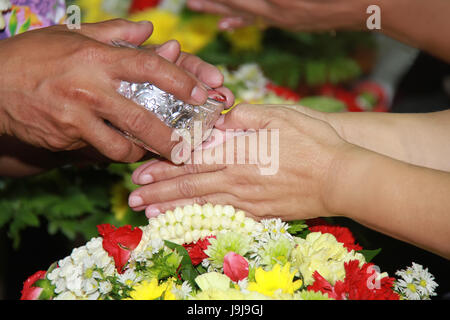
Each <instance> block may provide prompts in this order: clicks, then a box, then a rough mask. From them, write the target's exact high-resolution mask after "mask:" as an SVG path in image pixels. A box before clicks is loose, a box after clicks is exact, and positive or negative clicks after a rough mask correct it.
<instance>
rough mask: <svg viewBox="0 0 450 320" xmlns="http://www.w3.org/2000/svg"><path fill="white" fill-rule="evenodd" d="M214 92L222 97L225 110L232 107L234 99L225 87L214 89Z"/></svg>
mask: <svg viewBox="0 0 450 320" xmlns="http://www.w3.org/2000/svg"><path fill="white" fill-rule="evenodd" d="M214 90H215V91H217V92H219V93H220V94H221V95H222V96H224V97H225V105H226V108H227V109H228V108H231V107H232V106H233V105H234V101H235V97H234V94H233V92H231V90H230V89H228V88H226V87H219V88H215V89H214Z"/></svg>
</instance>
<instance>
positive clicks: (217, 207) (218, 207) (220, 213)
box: [214, 204, 223, 217]
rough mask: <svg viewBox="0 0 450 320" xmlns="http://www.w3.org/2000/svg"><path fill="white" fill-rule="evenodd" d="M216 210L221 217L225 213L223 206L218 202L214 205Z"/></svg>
mask: <svg viewBox="0 0 450 320" xmlns="http://www.w3.org/2000/svg"><path fill="white" fill-rule="evenodd" d="M214 212H215V213H216V216H219V217H220V216H222V214H223V208H222V206H221V205H220V204H216V205H215V206H214Z"/></svg>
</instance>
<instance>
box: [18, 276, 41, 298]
mask: <svg viewBox="0 0 450 320" xmlns="http://www.w3.org/2000/svg"><path fill="white" fill-rule="evenodd" d="M46 273H47V272H46V271H38V272H36V273H35V274H33V275H32V276H31V277H29V278H28V279H27V280H25V282H24V283H23V289H22V296H21V297H20V300H38V299H39V296H40V294H41V292H42V288H40V287H34V286H33V285H34V284H35V283H36V281H38V280H40V279H44V278H45V274H46Z"/></svg>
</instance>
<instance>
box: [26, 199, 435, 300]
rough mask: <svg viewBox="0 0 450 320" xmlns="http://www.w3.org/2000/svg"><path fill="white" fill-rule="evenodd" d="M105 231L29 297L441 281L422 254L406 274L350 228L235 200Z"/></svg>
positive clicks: (229, 294) (179, 294)
mask: <svg viewBox="0 0 450 320" xmlns="http://www.w3.org/2000/svg"><path fill="white" fill-rule="evenodd" d="M98 231H99V234H100V237H95V238H93V239H91V240H89V241H88V242H87V243H86V245H84V246H82V247H79V248H76V249H74V250H73V251H72V253H71V255H70V256H67V257H66V258H64V259H62V260H60V261H58V262H56V263H54V264H53V265H52V266H51V267H50V268H49V269H48V270H47V271H39V272H37V273H36V274H34V275H33V276H31V277H30V278H29V279H28V280H26V281H25V283H24V288H23V291H22V299H47V300H48V299H55V300H61V299H94V300H95V299H100V300H116V299H121V300H122V299H126V300H173V299H186V300H225V299H226V300H235V299H237V300H245V299H247V300H255V299H257V300H266V299H298V300H311V299H314V300H317V299H324V300H328V299H337V300H347V299H351V300H367V299H369V300H372V299H373V300H384V299H388V300H399V299H430V297H431V296H433V295H435V292H434V291H435V288H436V287H437V284H436V283H435V282H434V278H433V276H432V275H431V274H430V273H429V272H428V270H427V269H423V267H422V266H420V265H417V264H414V263H413V266H412V267H411V268H407V269H406V270H400V271H398V272H397V275H398V276H399V279H395V278H393V277H389V276H388V275H387V274H386V273H381V272H380V270H378V267H376V266H375V265H374V264H373V263H370V262H369V260H370V251H369V252H367V251H364V250H362V248H361V247H360V246H359V245H358V244H357V243H355V239H354V237H353V235H352V234H351V232H350V230H349V229H347V228H344V227H337V226H330V225H315V226H310V227H309V228H308V226H307V224H305V223H304V221H296V222H294V223H290V224H288V223H286V222H282V221H281V220H280V219H268V220H262V221H260V222H257V221H255V220H253V219H251V218H248V217H246V215H245V213H244V212H243V211H241V210H236V209H235V208H234V207H232V206H230V205H225V206H221V205H212V204H210V203H208V204H205V205H203V206H200V205H198V204H194V205H188V206H185V207H183V208H180V207H178V208H176V209H175V210H173V211H167V212H165V214H162V215H159V216H158V217H156V218H151V219H150V220H149V221H148V225H146V226H144V227H136V228H133V227H131V226H124V227H121V228H115V227H113V226H111V225H109V224H102V225H99V226H98ZM368 253H369V254H368Z"/></svg>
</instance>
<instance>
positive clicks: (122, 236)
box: [97, 224, 142, 273]
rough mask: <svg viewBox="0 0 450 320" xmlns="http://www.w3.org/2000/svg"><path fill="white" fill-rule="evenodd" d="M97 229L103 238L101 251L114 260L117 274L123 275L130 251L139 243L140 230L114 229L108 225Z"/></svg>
mask: <svg viewBox="0 0 450 320" xmlns="http://www.w3.org/2000/svg"><path fill="white" fill-rule="evenodd" d="M97 229H98V233H99V234H100V235H101V236H102V237H103V249H105V251H106V252H108V254H109V255H110V256H111V257H113V258H114V262H115V265H116V269H117V272H119V273H123V272H124V271H125V270H124V267H125V265H126V264H127V262H128V260H129V259H130V255H131V251H133V250H134V249H136V247H137V246H138V245H139V242H141V238H142V230H141V229H140V228H132V227H131V226H129V225H127V226H124V227H120V228H116V227H114V226H112V225H110V224H101V225H98V226H97Z"/></svg>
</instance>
